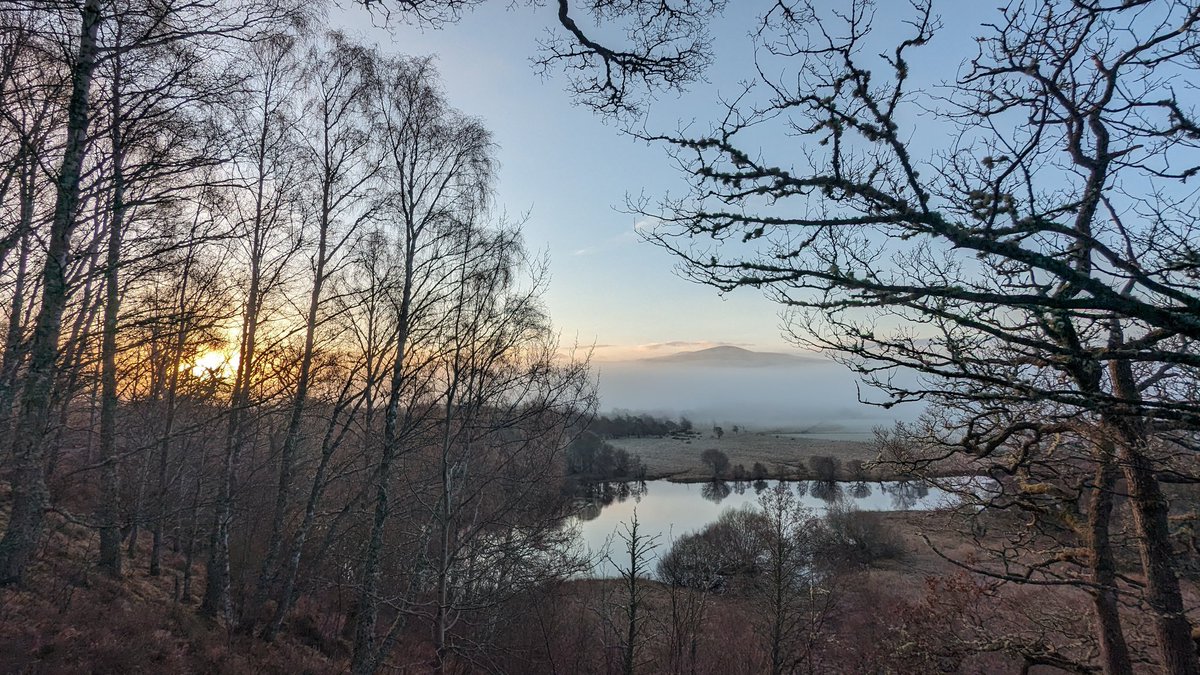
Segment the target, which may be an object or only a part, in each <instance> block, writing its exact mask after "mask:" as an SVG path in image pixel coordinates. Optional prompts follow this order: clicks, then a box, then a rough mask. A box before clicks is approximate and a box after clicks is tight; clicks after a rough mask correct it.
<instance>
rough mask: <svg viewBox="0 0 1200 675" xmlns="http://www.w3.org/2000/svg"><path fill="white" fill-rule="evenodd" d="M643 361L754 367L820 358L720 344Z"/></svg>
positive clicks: (811, 361)
mask: <svg viewBox="0 0 1200 675" xmlns="http://www.w3.org/2000/svg"><path fill="white" fill-rule="evenodd" d="M641 361H642V362H643V363H676V364H687V365H694V366H722V367H737V368H747V367H750V368H755V367H764V366H775V367H779V366H804V365H812V364H817V363H821V362H822V361H821V360H820V359H816V358H811V357H806V356H799V355H796V354H783V353H780V352H756V351H752V350H749V349H743V348H741V347H733V346H730V345H722V346H719V347H709V348H708V349H700V350H697V351H690V352H677V353H675V354H667V355H666V356H653V357H650V358H645V359H641Z"/></svg>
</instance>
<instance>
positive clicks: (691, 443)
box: [609, 432, 875, 480]
mask: <svg viewBox="0 0 1200 675" xmlns="http://www.w3.org/2000/svg"><path fill="white" fill-rule="evenodd" d="M609 442H610V443H612V444H613V445H615V446H617V447H619V448H624V449H625V450H627V451H629V452H630V453H632V454H635V455H640V456H641V458H642V462H643V463H645V465H646V470H647V473H648V474H649V475H650V476H651V477H654V478H667V477H670V478H674V479H677V480H688V479H698V478H707V477H708V476H709V472H708V470H707V469H706V468H705V466H704V465H703V464H702V463H701V462H700V453H701V452H703V451H704V450H707V449H709V448H716V449H717V450H720V451H721V452H724V453H725V454H726V455H728V456H729V462H730V464H732V465H737V464H742V465H744V466H745V467H746V470H747V471H749V470H750V468H751V467H752V466H753V465H754V463H755V462H762V463H763V464H765V465H766V466H767V470H768V471H770V473H771V476H772V477H775V478H785V477H788V478H793V477H794V478H807V477H808V476H807V475H806V473H807V472H806V470H805V469H806V468H807V467H808V465H809V459H810V458H812V457H814V456H818V455H827V456H830V457H836V458H838V459H839V460H841V461H842V462H843V463H844V462H846V461H847V460H851V459H859V460H862V461H864V462H866V461H870V460H873V459H875V444H874V443H871V442H867V441H840V440H827V439H822V438H804V437H802V436H799V437H798V436H796V435H786V436H785V435H780V434H771V433H767V432H742V433H736V434H735V433H726V434H725V435H724V436H722V437H721V438H720V439H717V438H715V437H713V436H712V435H711V434H702V435H701V436H699V437H697V438H691V439H688V440H681V439H676V438H671V437H662V438H660V437H650V438H640V437H639V438H616V439H612V440H611V441H609Z"/></svg>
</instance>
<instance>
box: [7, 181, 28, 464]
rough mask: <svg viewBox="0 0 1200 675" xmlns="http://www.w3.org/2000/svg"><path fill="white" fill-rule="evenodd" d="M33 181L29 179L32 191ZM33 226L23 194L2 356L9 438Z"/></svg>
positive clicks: (8, 447) (26, 197)
mask: <svg viewBox="0 0 1200 675" xmlns="http://www.w3.org/2000/svg"><path fill="white" fill-rule="evenodd" d="M32 180H33V177H32V176H29V182H30V191H32ZM32 222H33V195H32V193H31V192H29V193H26V192H25V191H24V190H22V195H21V227H22V228H23V229H22V234H21V244H20V246H21V249H20V252H19V253H18V258H17V270H16V278H15V279H14V280H13V292H12V307H11V310H12V311H11V314H9V316H8V329H7V332H6V333H5V339H4V354H3V356H0V436H3V437H5V438H12V437H11V436H9V435H8V434H9V433H10V431H11V427H12V412H13V401H14V399H15V397H16V391H17V373H18V372H20V368H21V361H22V360H23V359H22V355H21V354H22V349H21V343H22V342H23V340H22V330H21V329H22V325H23V318H22V314H24V313H25V284H26V279H27V278H28V275H29V241H30V239H31V236H30V234H29V226H30V225H31V224H32ZM10 450H12V446H10V445H8V444H7V443H5V444H4V447H3V448H0V453H3V454H4V455H7V454H8V452H9V451H10Z"/></svg>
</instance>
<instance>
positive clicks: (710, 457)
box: [700, 448, 729, 478]
mask: <svg viewBox="0 0 1200 675" xmlns="http://www.w3.org/2000/svg"><path fill="white" fill-rule="evenodd" d="M700 461H701V462H704V464H705V465H706V466H707V467H708V468H709V469H710V470H711V471H712V475H713V478H719V477H721V476H722V475H724V474H725V472H726V471H728V470H729V455H726V454H725V453H723V452H721V451H720V450H717V449H716V448H709V449H708V450H705V451H704V452H701V453H700Z"/></svg>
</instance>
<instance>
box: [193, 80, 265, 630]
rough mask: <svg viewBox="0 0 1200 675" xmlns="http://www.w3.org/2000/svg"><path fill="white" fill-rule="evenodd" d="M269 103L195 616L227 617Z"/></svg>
mask: <svg viewBox="0 0 1200 675" xmlns="http://www.w3.org/2000/svg"><path fill="white" fill-rule="evenodd" d="M270 105H271V101H270V98H269V95H268V98H267V99H264V102H263V116H262V123H261V126H260V127H259V136H258V139H257V141H258V145H257V156H256V157H255V160H256V162H257V166H256V169H257V171H258V174H257V179H256V184H255V195H254V200H255V201H254V220H253V222H252V224H251V226H252V229H253V232H252V237H251V245H250V289H249V291H248V292H247V293H246V310H245V312H244V313H243V315H242V339H241V343H240V346H239V349H238V367H237V373H236V375H235V376H234V381H233V392H232V394H231V395H230V400H229V408H230V409H229V426H228V429H227V430H226V439H225V457H224V459H223V461H222V465H221V476H220V480H219V482H218V484H217V499H216V507H215V508H214V513H213V531H212V537H211V547H210V548H211V550H210V551H209V556H208V563H207V565H206V566H205V571H204V574H205V585H204V599H203V601H202V602H201V603H200V612H201V614H203V615H205V616H207V617H210V618H216V617H218V616H221V617H225V618H228V617H229V613H230V612H229V610H230V606H229V578H230V577H229V521H230V520H231V519H232V518H233V479H234V471H235V469H236V467H237V462H238V456H239V455H240V453H241V449H242V443H243V442H244V441H245V439H244V438H243V433H244V430H243V429H242V418H243V416H244V415H245V411H246V408H247V407H248V406H249V403H250V384H251V378H252V377H253V367H252V366H253V360H254V351H255V346H256V339H257V333H258V311H259V307H260V305H261V302H262V298H261V297H260V295H261V293H262V262H263V256H264V255H265V252H264V250H263V248H264V245H265V244H264V238H265V233H264V230H265V228H266V222H265V221H266V217H265V215H266V211H265V203H266V171H267V137H268V134H269V132H270V125H271V115H270Z"/></svg>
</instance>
